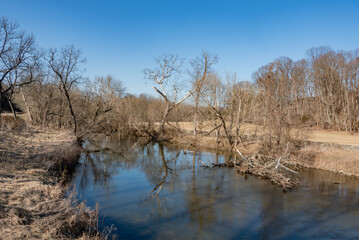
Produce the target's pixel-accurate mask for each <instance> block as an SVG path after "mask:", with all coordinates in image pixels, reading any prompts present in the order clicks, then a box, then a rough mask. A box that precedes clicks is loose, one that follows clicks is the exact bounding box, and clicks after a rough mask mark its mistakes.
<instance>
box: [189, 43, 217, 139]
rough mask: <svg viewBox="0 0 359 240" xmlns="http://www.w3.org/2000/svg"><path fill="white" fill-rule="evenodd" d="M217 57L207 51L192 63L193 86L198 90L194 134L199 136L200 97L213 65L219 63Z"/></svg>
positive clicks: (195, 96)
mask: <svg viewBox="0 0 359 240" xmlns="http://www.w3.org/2000/svg"><path fill="white" fill-rule="evenodd" d="M217 61H218V57H217V55H211V54H209V53H208V52H207V51H206V50H203V51H202V54H201V56H200V57H197V58H196V59H194V60H193V61H192V62H191V65H192V69H193V70H192V72H191V75H192V84H193V86H194V88H197V91H196V93H195V94H194V101H195V110H194V116H193V134H194V135H195V136H196V134H197V115H198V105H199V100H200V95H201V91H202V87H203V83H204V81H205V79H206V77H207V75H208V74H209V73H211V72H212V65H213V64H215V63H217Z"/></svg>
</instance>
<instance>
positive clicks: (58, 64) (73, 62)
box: [45, 46, 86, 134]
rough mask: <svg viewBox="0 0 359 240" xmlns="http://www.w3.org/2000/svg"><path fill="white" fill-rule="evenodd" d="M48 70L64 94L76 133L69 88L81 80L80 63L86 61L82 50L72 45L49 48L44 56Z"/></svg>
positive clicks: (74, 115) (75, 121)
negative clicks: (61, 47) (58, 48)
mask: <svg viewBox="0 0 359 240" xmlns="http://www.w3.org/2000/svg"><path fill="white" fill-rule="evenodd" d="M45 60H46V61H47V63H48V65H49V68H50V70H51V71H52V72H53V73H54V75H55V79H56V81H57V82H58V86H59V89H60V90H61V92H62V93H63V94H64V95H65V97H66V99H67V103H68V107H69V110H70V114H71V116H72V119H73V124H74V133H75V134H77V130H78V129H77V119H76V114H75V112H74V108H73V103H72V98H71V89H72V88H73V87H74V86H75V85H77V84H79V83H80V82H81V80H83V79H84V78H83V76H82V69H81V65H82V64H84V63H85V62H86V59H85V58H82V52H81V50H79V49H76V48H75V47H74V46H68V47H65V48H63V49H61V50H60V51H58V50H57V49H50V50H49V51H48V53H47V55H46V56H45Z"/></svg>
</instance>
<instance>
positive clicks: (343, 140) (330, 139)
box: [173, 122, 359, 146]
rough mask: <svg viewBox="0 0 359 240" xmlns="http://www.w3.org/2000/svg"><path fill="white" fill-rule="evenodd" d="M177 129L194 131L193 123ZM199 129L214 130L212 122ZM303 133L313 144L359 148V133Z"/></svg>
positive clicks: (254, 129) (257, 129) (253, 128)
mask: <svg viewBox="0 0 359 240" xmlns="http://www.w3.org/2000/svg"><path fill="white" fill-rule="evenodd" d="M173 124H174V123H173ZM177 127H179V128H180V129H182V130H184V131H186V132H191V131H193V123H192V122H180V123H178V124H177ZM198 127H199V130H200V131H202V132H209V131H211V130H212V129H213V124H211V122H203V123H201V124H199V125H198ZM241 130H242V132H243V133H244V134H245V135H249V136H250V135H253V134H256V135H258V136H260V135H261V134H263V129H262V127H261V126H258V125H254V124H243V125H242V126H241ZM301 131H302V132H303V133H304V134H305V135H306V139H307V140H308V141H311V142H320V143H335V144H340V145H350V146H359V133H349V132H338V131H333V130H321V129H313V128H310V129H301ZM296 132H297V130H294V131H293V134H294V133H296Z"/></svg>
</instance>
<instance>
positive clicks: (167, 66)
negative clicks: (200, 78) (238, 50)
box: [144, 54, 197, 137]
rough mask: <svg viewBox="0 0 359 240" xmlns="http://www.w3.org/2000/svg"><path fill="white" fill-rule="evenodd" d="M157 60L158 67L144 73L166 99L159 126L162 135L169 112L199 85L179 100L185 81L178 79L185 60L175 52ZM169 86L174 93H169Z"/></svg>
mask: <svg viewBox="0 0 359 240" xmlns="http://www.w3.org/2000/svg"><path fill="white" fill-rule="evenodd" d="M155 62H156V67H154V68H153V69H145V70H144V74H145V78H146V79H147V80H149V81H151V82H153V83H154V84H155V85H156V86H154V87H153V89H155V90H156V92H157V93H158V94H160V96H161V97H162V98H163V100H164V101H165V110H164V112H163V115H162V120H161V123H160V128H159V137H162V136H163V134H164V131H165V124H166V122H167V117H168V114H169V113H170V112H171V111H172V110H174V109H175V108H176V107H177V106H178V105H180V104H181V103H182V102H183V101H184V100H186V99H187V98H188V97H190V96H191V95H192V94H193V93H194V92H195V91H196V90H197V87H195V88H193V89H192V90H190V91H189V92H188V93H187V94H186V95H185V96H184V97H182V98H181V99H180V100H177V97H178V96H177V94H178V93H179V92H180V91H181V90H182V89H181V88H182V87H183V82H178V81H177V80H178V79H179V74H180V73H181V67H182V64H183V60H182V59H180V58H179V57H178V56H176V55H173V54H164V55H162V56H160V57H158V58H156V59H155ZM169 88H170V89H171V90H173V94H168V92H169ZM166 89H167V90H166Z"/></svg>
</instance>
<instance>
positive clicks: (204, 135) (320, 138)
mask: <svg viewBox="0 0 359 240" xmlns="http://www.w3.org/2000/svg"><path fill="white" fill-rule="evenodd" d="M200 127H201V128H200V130H201V132H200V133H199V134H198V135H197V137H194V136H193V133H192V131H191V130H192V128H193V124H192V123H179V124H178V125H177V128H178V129H180V130H181V133H178V134H175V135H174V136H170V139H171V140H170V141H171V142H172V143H173V144H176V145H179V146H181V147H182V148H184V149H188V150H193V149H197V150H209V151H219V152H223V151H228V150H230V146H229V145H228V142H227V140H226V138H225V137H223V136H222V137H220V138H219V139H218V140H219V141H218V142H217V141H216V137H215V136H213V134H209V131H210V129H211V128H210V127H209V126H206V125H205V124H203V125H202V126H200ZM173 131H175V130H174V129H173ZM241 131H242V134H243V135H242V136H243V137H244V139H246V141H245V146H243V145H241V146H240V151H241V152H242V153H243V154H244V155H247V156H248V155H252V154H255V153H256V152H257V151H258V149H259V146H260V142H259V141H258V138H259V137H260V136H261V134H262V131H261V128H260V127H256V126H255V125H251V124H247V125H244V126H242V128H241ZM303 136H304V137H303V139H305V140H304V141H303V142H302V144H300V145H301V146H300V149H299V150H298V152H297V153H296V154H292V155H291V156H290V158H289V159H288V161H287V164H290V165H296V166H300V167H307V168H315V169H321V170H328V171H331V172H336V173H340V174H345V175H349V176H355V177H359V134H357V133H356V134H351V133H345V132H336V131H332V130H317V129H303Z"/></svg>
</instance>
